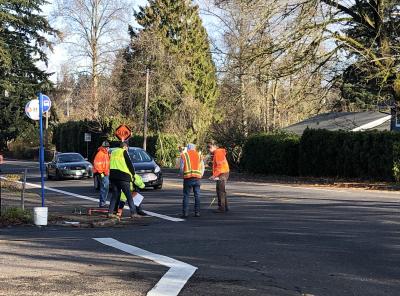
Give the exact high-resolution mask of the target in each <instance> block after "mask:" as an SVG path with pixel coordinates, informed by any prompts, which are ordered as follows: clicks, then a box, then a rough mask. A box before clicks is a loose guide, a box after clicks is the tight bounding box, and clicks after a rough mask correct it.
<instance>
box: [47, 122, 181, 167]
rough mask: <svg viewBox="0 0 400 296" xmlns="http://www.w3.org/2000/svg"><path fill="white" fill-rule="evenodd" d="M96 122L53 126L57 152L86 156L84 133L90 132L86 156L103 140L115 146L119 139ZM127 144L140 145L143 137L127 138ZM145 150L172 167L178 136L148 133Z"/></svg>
mask: <svg viewBox="0 0 400 296" xmlns="http://www.w3.org/2000/svg"><path fill="white" fill-rule="evenodd" d="M96 126H98V124H97V123H96V122H91V121H69V122H66V123H62V124H59V125H57V126H56V127H55V128H54V133H53V143H54V144H55V146H56V150H57V151H59V152H78V153H81V154H82V155H83V156H85V157H86V142H85V141H84V134H85V133H91V135H92V137H91V142H89V143H88V148H89V149H88V150H89V153H88V158H89V160H92V159H93V157H94V154H95V152H96V151H97V148H98V147H99V146H100V145H101V143H102V142H103V141H104V140H108V141H109V142H110V145H111V147H117V146H118V145H119V143H120V142H119V141H116V138H114V137H113V138H110V137H109V135H110V134H113V133H112V131H110V130H109V128H107V130H105V131H104V130H103V131H102V130H100V129H96V128H94V127H96ZM128 143H129V146H132V147H142V146H143V137H142V136H138V135H134V136H132V137H131V138H130V139H129V140H128ZM147 152H148V153H149V154H150V155H151V156H152V157H154V158H155V159H156V161H157V162H158V163H159V164H160V165H162V166H168V167H172V166H174V165H175V158H176V155H177V153H178V138H177V136H175V135H169V134H162V133H159V134H157V135H150V136H149V137H148V138H147Z"/></svg>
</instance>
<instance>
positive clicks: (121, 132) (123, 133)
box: [115, 124, 132, 142]
mask: <svg viewBox="0 0 400 296" xmlns="http://www.w3.org/2000/svg"><path fill="white" fill-rule="evenodd" d="M131 135H132V131H131V130H130V128H129V127H127V126H126V125H125V124H122V125H120V126H119V127H118V128H117V129H116V130H115V136H116V137H117V138H118V139H120V140H121V141H122V142H124V141H126V140H128V139H129V138H130V137H131Z"/></svg>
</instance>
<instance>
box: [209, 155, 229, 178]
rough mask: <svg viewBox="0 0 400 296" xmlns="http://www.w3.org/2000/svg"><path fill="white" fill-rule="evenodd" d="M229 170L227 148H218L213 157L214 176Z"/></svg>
mask: <svg viewBox="0 0 400 296" xmlns="http://www.w3.org/2000/svg"><path fill="white" fill-rule="evenodd" d="M228 172H229V164H228V161H227V160H226V150H225V149H223V148H218V149H217V150H215V151H214V157H213V177H218V176H219V175H221V174H223V173H228Z"/></svg>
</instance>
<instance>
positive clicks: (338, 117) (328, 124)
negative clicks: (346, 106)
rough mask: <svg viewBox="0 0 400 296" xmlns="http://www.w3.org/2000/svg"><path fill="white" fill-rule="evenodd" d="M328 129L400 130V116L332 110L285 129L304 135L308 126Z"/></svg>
mask: <svg viewBox="0 0 400 296" xmlns="http://www.w3.org/2000/svg"><path fill="white" fill-rule="evenodd" d="M397 120H398V122H397ZM307 127H308V128H311V129H327V130H330V131H336V130H345V131H366V130H380V131H385V130H386V131H389V130H396V127H397V129H399V130H400V116H399V117H398V118H397V117H396V116H392V115H390V114H388V113H382V112H374V111H368V112H331V113H324V114H319V115H316V116H314V117H311V118H309V119H306V120H303V121H301V122H299V123H296V124H293V125H290V126H288V127H286V128H284V129H283V130H285V131H288V132H292V133H295V134H298V135H302V134H303V131H304V130H305V129H306V128H307Z"/></svg>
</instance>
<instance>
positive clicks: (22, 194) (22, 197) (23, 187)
mask: <svg viewBox="0 0 400 296" xmlns="http://www.w3.org/2000/svg"><path fill="white" fill-rule="evenodd" d="M27 173H28V170H27V169H25V170H24V173H23V175H22V191H21V208H22V210H23V211H24V210H25V185H26V174H27Z"/></svg>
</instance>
